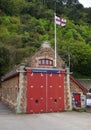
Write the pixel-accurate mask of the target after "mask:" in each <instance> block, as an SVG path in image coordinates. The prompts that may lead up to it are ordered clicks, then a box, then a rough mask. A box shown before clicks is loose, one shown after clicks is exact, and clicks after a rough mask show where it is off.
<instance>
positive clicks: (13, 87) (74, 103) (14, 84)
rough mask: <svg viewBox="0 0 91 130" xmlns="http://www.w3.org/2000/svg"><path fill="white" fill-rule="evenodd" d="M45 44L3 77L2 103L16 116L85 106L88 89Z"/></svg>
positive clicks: (48, 45)
mask: <svg viewBox="0 0 91 130" xmlns="http://www.w3.org/2000/svg"><path fill="white" fill-rule="evenodd" d="M54 57H55V53H54V50H53V49H52V48H51V47H50V44H49V43H48V42H44V43H43V44H42V45H41V47H40V48H39V50H38V51H37V52H35V54H34V55H33V56H31V57H30V58H28V59H27V60H26V61H25V62H24V63H21V65H19V66H17V67H16V68H14V69H12V70H11V71H10V72H9V73H7V74H6V75H5V76H4V77H3V78H2V96H1V100H2V101H3V102H4V103H5V104H7V105H8V106H9V107H10V108H11V109H13V110H14V111H15V112H16V113H29V114H32V113H47V112H62V111H66V110H72V108H73V107H80V108H83V107H85V98H86V93H87V89H86V88H84V87H83V86H82V85H81V84H80V83H79V82H78V81H77V80H76V79H75V78H74V77H73V76H72V75H70V72H69V68H65V64H64V61H63V60H62V59H61V58H60V57H59V56H58V55H57V65H56V67H55V65H54V64H55V58H54Z"/></svg>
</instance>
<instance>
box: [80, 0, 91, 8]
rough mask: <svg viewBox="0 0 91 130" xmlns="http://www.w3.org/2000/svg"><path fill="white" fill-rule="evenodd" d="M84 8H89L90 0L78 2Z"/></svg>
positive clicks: (90, 5)
mask: <svg viewBox="0 0 91 130" xmlns="http://www.w3.org/2000/svg"><path fill="white" fill-rule="evenodd" d="M79 2H80V3H81V4H82V5H83V6H84V7H91V0H79Z"/></svg>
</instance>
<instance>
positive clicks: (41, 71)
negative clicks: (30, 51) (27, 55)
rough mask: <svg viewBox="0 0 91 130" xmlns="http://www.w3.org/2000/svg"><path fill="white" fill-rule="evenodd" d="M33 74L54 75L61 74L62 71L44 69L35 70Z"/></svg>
mask: <svg viewBox="0 0 91 130" xmlns="http://www.w3.org/2000/svg"><path fill="white" fill-rule="evenodd" d="M32 72H33V73H54V74H60V73H61V71H60V70H42V69H33V70H32Z"/></svg>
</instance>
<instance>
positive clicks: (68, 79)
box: [66, 68, 72, 110]
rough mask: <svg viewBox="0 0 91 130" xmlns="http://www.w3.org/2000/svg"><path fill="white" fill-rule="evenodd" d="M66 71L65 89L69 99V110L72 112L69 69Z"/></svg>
mask: <svg viewBox="0 0 91 130" xmlns="http://www.w3.org/2000/svg"><path fill="white" fill-rule="evenodd" d="M66 70H67V88H68V98H69V110H72V99H71V96H72V95H71V91H70V69H69V68H66Z"/></svg>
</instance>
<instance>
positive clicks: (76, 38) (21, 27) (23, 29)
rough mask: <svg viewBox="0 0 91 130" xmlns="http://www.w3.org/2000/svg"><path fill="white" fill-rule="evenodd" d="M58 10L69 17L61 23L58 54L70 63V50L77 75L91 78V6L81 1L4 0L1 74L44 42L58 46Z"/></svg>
mask: <svg viewBox="0 0 91 130" xmlns="http://www.w3.org/2000/svg"><path fill="white" fill-rule="evenodd" d="M55 1H56V2H55ZM55 10H56V13H57V16H59V17H63V18H65V19H66V20H67V24H66V26H65V27H61V26H59V25H57V51H58V54H59V55H60V56H61V57H62V58H63V60H65V62H66V64H67V65H68V50H69V51H70V58H71V59H70V61H71V71H72V72H73V74H74V75H76V77H78V76H80V78H81V77H83V76H86V77H90V78H91V8H84V7H83V5H82V4H80V3H79V1H78V0H0V76H2V75H4V74H5V73H6V72H7V71H8V70H9V69H11V67H13V66H15V65H17V64H19V63H20V62H21V61H22V60H24V58H26V57H28V56H31V55H32V54H33V53H34V52H35V51H36V50H37V49H38V48H39V47H40V45H41V43H42V42H43V41H45V40H48V41H50V43H51V46H52V47H53V48H54V12H55ZM68 48H69V49H68Z"/></svg>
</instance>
